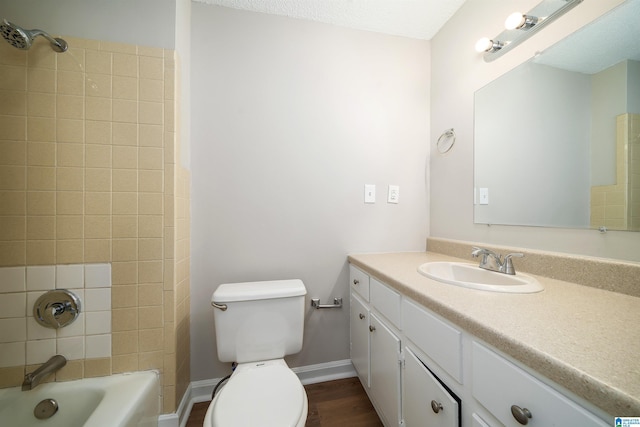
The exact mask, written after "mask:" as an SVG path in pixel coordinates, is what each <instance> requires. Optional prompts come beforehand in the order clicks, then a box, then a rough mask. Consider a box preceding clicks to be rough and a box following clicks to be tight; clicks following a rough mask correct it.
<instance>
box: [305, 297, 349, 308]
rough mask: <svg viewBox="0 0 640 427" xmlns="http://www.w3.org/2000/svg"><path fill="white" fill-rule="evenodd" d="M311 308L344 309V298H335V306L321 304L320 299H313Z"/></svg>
mask: <svg viewBox="0 0 640 427" xmlns="http://www.w3.org/2000/svg"><path fill="white" fill-rule="evenodd" d="M311 307H313V308H315V309H317V310H319V309H321V308H341V307H342V298H334V299H333V304H320V298H312V299H311Z"/></svg>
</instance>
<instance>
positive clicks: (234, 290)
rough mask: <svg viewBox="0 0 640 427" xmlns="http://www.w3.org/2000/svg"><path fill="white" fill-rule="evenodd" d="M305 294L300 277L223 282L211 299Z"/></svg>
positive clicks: (228, 300) (279, 296) (220, 300)
mask: <svg viewBox="0 0 640 427" xmlns="http://www.w3.org/2000/svg"><path fill="white" fill-rule="evenodd" d="M306 294H307V289H306V288H305V287H304V283H302V280H300V279H292V280H270V281H264V282H243V283H225V284H222V285H220V286H218V289H216V290H215V292H214V293H213V295H212V296H211V301H214V302H217V303H222V302H234V301H252V300H263V299H273V298H286V297H297V296H302V295H306Z"/></svg>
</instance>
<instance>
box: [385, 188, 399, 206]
mask: <svg viewBox="0 0 640 427" xmlns="http://www.w3.org/2000/svg"><path fill="white" fill-rule="evenodd" d="M399 201H400V186H399V185H389V193H388V196H387V203H398V202H399Z"/></svg>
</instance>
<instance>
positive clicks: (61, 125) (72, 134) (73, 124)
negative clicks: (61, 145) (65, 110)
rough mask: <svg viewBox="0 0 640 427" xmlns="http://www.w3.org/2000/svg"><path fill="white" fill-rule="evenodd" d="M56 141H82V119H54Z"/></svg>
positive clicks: (80, 142)
mask: <svg viewBox="0 0 640 427" xmlns="http://www.w3.org/2000/svg"><path fill="white" fill-rule="evenodd" d="M56 141H57V142H75V143H79V144H82V143H84V121H82V120H72V119H57V120H56Z"/></svg>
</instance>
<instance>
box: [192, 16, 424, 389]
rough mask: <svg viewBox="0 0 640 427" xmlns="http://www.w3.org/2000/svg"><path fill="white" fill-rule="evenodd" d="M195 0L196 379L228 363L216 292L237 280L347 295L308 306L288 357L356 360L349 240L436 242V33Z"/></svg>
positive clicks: (409, 244)
mask: <svg viewBox="0 0 640 427" xmlns="http://www.w3.org/2000/svg"><path fill="white" fill-rule="evenodd" d="M192 8H193V13H192V28H193V32H192V47H193V51H192V87H194V88H197V90H194V91H193V93H192V145H191V147H192V156H191V164H192V171H193V176H192V179H193V193H192V194H193V199H192V200H193V203H192V221H193V230H194V233H193V240H192V260H191V261H192V299H191V302H192V305H191V315H192V364H191V368H192V379H194V380H199V379H207V378H215V377H222V376H224V375H225V374H227V373H228V372H229V366H228V365H223V364H221V363H219V362H218V361H217V355H216V350H215V347H214V332H213V328H214V325H213V309H212V307H211V306H210V300H211V295H212V293H213V291H214V290H215V288H216V287H217V286H218V285H219V284H221V283H226V282H238V281H249V280H269V279H279V278H300V279H302V280H303V281H304V283H305V285H306V286H307V290H308V295H307V304H309V299H310V298H311V297H314V298H315V297H317V298H320V299H321V301H322V302H323V303H324V302H327V301H331V300H332V299H333V298H334V297H342V298H343V301H344V302H345V303H347V304H346V305H345V306H344V307H343V308H342V309H341V310H322V311H318V310H310V309H308V310H307V313H306V318H305V322H306V326H305V341H304V346H303V350H302V352H301V353H300V354H298V355H296V356H294V357H291V358H289V359H288V361H289V363H290V365H291V366H303V365H305V366H306V365H312V364H317V363H323V362H331V361H336V360H343V359H348V358H349V328H348V314H349V307H348V300H349V295H348V288H347V282H348V271H347V263H346V256H347V254H348V253H349V252H374V251H400V250H414V251H421V250H424V246H425V238H426V236H427V233H428V225H427V217H428V215H427V204H428V203H427V202H428V201H427V189H426V184H425V174H426V171H425V165H426V162H427V135H428V129H429V109H428V100H429V83H428V82H429V43H428V42H426V41H420V40H413V39H407V38H401V37H394V36H386V35H381V34H375V33H369V32H364V31H357V30H349V29H344V28H339V27H334V26H331V25H327V24H319V23H313V22H307V21H302V20H293V19H289V18H284V17H278V16H271V15H265V14H260V13H250V12H243V11H237V10H232V9H225V8H221V7H215V6H208V5H204V4H200V3H194V4H193V5H192ZM364 184H376V185H377V191H378V193H377V202H376V203H375V204H364V203H363V193H364ZM389 184H396V185H399V186H400V203H399V204H397V205H395V204H388V203H386V199H387V185H389Z"/></svg>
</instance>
